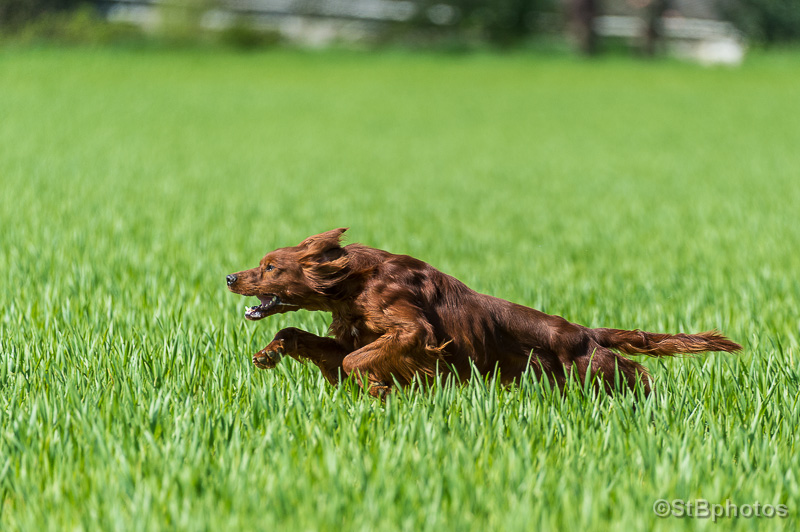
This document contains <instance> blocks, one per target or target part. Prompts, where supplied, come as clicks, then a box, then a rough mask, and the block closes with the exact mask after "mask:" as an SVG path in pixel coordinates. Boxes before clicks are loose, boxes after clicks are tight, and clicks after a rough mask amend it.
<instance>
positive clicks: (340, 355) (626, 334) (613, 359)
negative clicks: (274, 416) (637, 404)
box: [227, 229, 741, 396]
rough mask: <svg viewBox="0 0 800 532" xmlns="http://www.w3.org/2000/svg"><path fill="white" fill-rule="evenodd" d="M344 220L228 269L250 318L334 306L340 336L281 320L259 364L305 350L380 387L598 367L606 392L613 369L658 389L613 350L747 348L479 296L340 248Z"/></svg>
mask: <svg viewBox="0 0 800 532" xmlns="http://www.w3.org/2000/svg"><path fill="white" fill-rule="evenodd" d="M345 230H346V229H334V230H333V231H328V232H326V233H322V234H319V235H315V236H310V237H308V238H307V239H305V240H304V241H303V242H301V243H300V245H298V246H294V247H287V248H280V249H277V250H275V251H273V252H271V253H267V255H266V256H265V257H264V258H263V259H261V263H260V264H259V266H258V267H256V268H253V269H251V270H245V271H242V272H239V273H234V274H231V275H228V276H227V282H228V287H229V289H230V290H231V291H233V292H235V293H237V294H241V295H244V296H256V297H258V299H259V300H260V302H261V303H260V304H259V305H256V306H253V307H250V308H248V309H247V310H246V312H245V317H246V318H247V319H249V320H260V319H262V318H266V317H267V316H270V315H272V314H278V313H283V312H289V311H294V310H298V309H301V308H302V309H307V310H321V311H325V312H331V313H332V314H333V322H332V323H331V326H330V331H329V332H330V334H331V335H332V336H333V338H330V337H319V336H316V335H313V334H311V333H308V332H305V331H301V330H299V329H296V328H294V327H289V328H286V329H283V330H281V331H280V332H278V334H276V335H275V339H274V340H272V342H270V343H269V345H267V347H265V348H264V349H262V350H261V351H259V352H258V353H256V354H255V356H253V364H255V365H256V366H257V367H259V368H272V367H274V366H275V365H276V364H277V363H278V361H279V360H280V357H281V356H283V355H289V356H291V357H293V358H296V359H299V360H303V359H307V360H311V361H312V362H313V363H314V364H316V365H317V366H319V368H320V369H321V370H322V374H323V375H324V376H325V378H326V379H328V381H330V382H331V383H334V384H335V383H338V382H339V381H340V379H341V378H343V377H346V376H348V375H355V376H356V377H357V379H358V381H359V382H360V383H361V384H362V386H364V387H368V389H369V391H370V393H371V394H373V395H377V396H382V395H384V394H385V393H387V392H388V391H390V389H391V387H392V386H393V385H394V384H395V383H397V384H399V385H401V386H404V385H407V384H409V383H410V382H411V381H412V380H414V378H415V376H417V375H422V376H433V375H435V374H437V373H439V374H452V373H455V374H456V375H457V376H458V377H459V378H460V379H462V380H466V379H468V378H469V377H470V375H471V374H472V371H473V370H472V367H473V366H474V368H475V369H476V370H477V371H478V372H479V373H480V374H481V375H497V376H498V377H499V378H500V380H501V381H502V382H503V383H509V382H511V381H513V380H514V379H518V378H519V377H520V375H522V373H523V372H524V371H525V370H526V369H527V368H528V367H530V368H531V369H532V370H533V371H534V372H535V374H536V376H541V375H546V376H547V377H548V378H549V379H550V381H551V382H552V383H554V384H557V385H559V386H563V385H564V384H565V383H566V381H567V378H568V377H569V375H570V374H571V373H572V372H577V373H576V375H577V377H578V378H579V379H581V382H583V379H584V378H585V377H586V374H587V372H589V373H590V374H591V375H596V376H597V377H598V380H599V382H602V387H603V388H604V389H605V390H607V391H611V390H613V389H614V388H615V379H616V380H618V382H619V383H621V384H622V386H624V387H626V388H633V386H634V384H635V382H636V381H637V380H641V381H642V385H643V387H644V390H645V392H646V393H649V391H650V384H649V379H648V378H647V372H646V371H645V369H644V368H643V367H642V366H641V365H639V364H637V363H636V362H634V361H632V360H629V359H627V358H625V357H622V356H620V355H619V354H617V353H615V352H614V351H612V349H613V350H617V351H621V352H622V353H627V354H634V353H644V354H647V355H651V356H669V355H672V354H675V353H701V352H704V351H738V350H739V349H741V346H740V345H739V344H736V343H734V342H732V341H730V340H728V339H727V338H725V337H724V336H722V335H720V334H718V333H716V332H707V333H701V334H675V335H670V334H655V333H648V332H643V331H639V330H635V331H626V330H619V329H590V328H588V327H584V326H582V325H576V324H574V323H570V322H568V321H567V320H565V319H564V318H561V317H559V316H550V315H548V314H544V313H542V312H539V311H538V310H534V309H532V308H528V307H524V306H522V305H517V304H515V303H511V302H509V301H505V300H503V299H498V298H496V297H492V296H488V295H484V294H479V293H477V292H475V291H473V290H471V289H470V288H468V287H467V286H466V285H464V284H463V283H462V282H460V281H459V280H458V279H455V278H454V277H451V276H449V275H446V274H444V273H442V272H440V271H439V270H437V269H435V268H433V267H432V266H430V265H428V264H426V263H424V262H422V261H420V260H417V259H415V258H413V257H409V256H407V255H394V254H392V253H389V252H387V251H382V250H380V249H374V248H370V247H367V246H362V245H360V244H350V245H348V246H344V247H342V246H341V245H340V244H339V240H340V238H341V236H342V233H344V232H345Z"/></svg>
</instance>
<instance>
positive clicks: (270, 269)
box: [264, 264, 275, 272]
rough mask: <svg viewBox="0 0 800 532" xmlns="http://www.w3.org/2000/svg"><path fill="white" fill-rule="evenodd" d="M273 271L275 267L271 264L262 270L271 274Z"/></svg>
mask: <svg viewBox="0 0 800 532" xmlns="http://www.w3.org/2000/svg"><path fill="white" fill-rule="evenodd" d="M274 269H275V266H273V265H272V264H267V267H266V268H264V270H265V271H268V272H271V271H272V270H274Z"/></svg>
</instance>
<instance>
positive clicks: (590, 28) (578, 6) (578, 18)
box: [569, 0, 599, 55]
mask: <svg viewBox="0 0 800 532" xmlns="http://www.w3.org/2000/svg"><path fill="white" fill-rule="evenodd" d="M598 3H599V0H570V3H569V19H570V27H571V30H572V33H573V35H574V36H575V39H576V40H577V41H578V48H579V49H580V51H581V52H583V53H584V54H586V55H594V54H596V53H597V31H596V30H595V27H594V23H595V18H597V12H598Z"/></svg>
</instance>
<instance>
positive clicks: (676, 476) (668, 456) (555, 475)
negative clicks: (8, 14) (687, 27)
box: [0, 48, 800, 532]
mask: <svg viewBox="0 0 800 532" xmlns="http://www.w3.org/2000/svg"><path fill="white" fill-rule="evenodd" d="M799 88H800V54H797V53H789V52H783V53H774V54H763V53H753V54H751V56H750V57H749V58H748V60H747V61H746V63H745V64H744V65H743V66H742V67H740V68H702V67H699V66H695V65H691V64H684V63H678V62H672V61H659V62H653V63H645V62H639V61H635V60H633V59H627V58H620V57H616V58H605V59H600V60H597V61H585V60H581V59H577V58H570V57H567V56H559V57H551V56H546V55H540V54H537V53H533V52H530V53H513V54H507V55H496V54H475V55H447V54H434V53H424V54H412V53H406V52H399V51H391V52H389V51H384V52H376V53H356V52H344V51H334V52H300V51H274V52H267V53H252V54H236V53H233V52H226V51H220V50H216V51H205V52H201V51H198V50H172V51H169V50H166V51H165V50H148V49H140V50H136V49H122V48H119V49H107V50H100V49H89V48H85V49H72V50H58V49H48V48H41V49H33V48H30V49H24V48H7V49H4V50H0V186H1V188H0V303H2V307H1V309H0V529H2V530H4V531H6V530H8V531H17V530H20V531H25V530H45V531H48V530H51V531H65V530H83V531H95V530H105V531H116V530H119V531H137V530H142V531H144V530H187V531H200V530H209V531H216V530H237V529H245V530H264V531H274V530H308V531H317V530H320V531H328V530H330V531H334V530H336V531H339V530H347V531H350V530H352V531H365V532H366V531H375V530H386V531H394V530H403V531H415V532H416V531H443V530H447V531H450V530H452V531H458V532H461V531H476V532H477V531H481V532H483V531H491V530H503V531H530V530H542V531H547V530H655V531H663V530H717V529H719V530H722V529H725V530H776V529H786V530H792V529H796V528H797V526H798V519H797V516H798V512H800V430H799V426H800V405H799V404H798V399H800V386H799V385H800V362H799V361H798V358H799V357H800V347H798V342H799V340H800V330H799V328H800V317H799V316H800V280H799V279H800V273H799V272H800V214H798V213H799V212H800V118H799V117H800V90H799ZM335 227H349V228H350V229H349V231H348V232H347V233H346V239H347V241H348V242H362V243H364V244H367V245H371V246H375V247H380V248H383V249H387V250H390V251H393V252H396V253H406V254H410V255H413V256H415V257H418V258H421V259H423V260H425V261H426V262H429V263H431V264H432V265H434V266H436V267H437V268H439V269H441V270H443V271H445V272H447V273H450V274H452V275H454V276H456V277H458V278H459V279H461V280H463V281H464V282H466V283H467V284H468V285H470V286H471V287H473V288H474V289H476V290H478V291H481V292H485V293H490V294H493V295H496V296H499V297H503V298H506V299H510V300H513V301H515V302H518V303H522V304H525V305H529V306H533V307H535V308H538V309H540V310H542V311H544V312H548V313H551V314H559V315H562V316H564V317H566V318H567V319H569V320H571V321H574V322H577V323H581V324H584V325H588V326H592V327H601V326H605V327H618V328H631V329H632V328H641V329H644V330H650V331H656V332H697V331H704V330H710V329H715V328H717V329H719V330H721V331H722V332H724V333H725V334H726V335H728V336H730V337H731V338H732V339H734V340H736V341H738V342H739V343H741V344H742V345H743V346H744V350H743V352H741V353H739V354H735V355H731V354H722V353H719V354H709V355H702V356H698V357H695V358H690V357H687V358H676V359H669V360H663V359H659V360H655V359H648V358H647V357H639V360H640V361H642V362H643V363H644V364H645V365H646V366H647V367H648V369H649V370H650V371H651V373H652V376H653V380H654V388H655V393H654V394H653V395H652V396H651V397H649V398H647V399H641V398H640V399H638V400H637V399H636V397H634V396H632V395H630V394H629V395H621V396H613V397H608V396H602V397H593V396H592V394H591V393H587V391H586V389H585V388H584V386H583V383H574V384H573V385H572V386H570V387H568V388H567V389H566V390H564V391H563V392H559V391H553V390H550V389H549V388H548V387H546V386H543V385H542V384H541V383H539V382H537V381H536V380H535V379H532V378H525V379H524V380H523V381H522V382H521V383H520V384H519V385H518V386H514V387H510V388H502V387H499V386H497V385H496V384H495V383H493V382H486V381H482V380H480V379H475V380H473V381H471V382H470V383H469V384H466V385H463V386H445V385H440V386H434V387H433V388H432V389H430V390H426V391H424V392H419V391H415V392H408V393H401V394H398V395H396V396H394V397H391V398H390V399H389V400H388V401H386V402H385V403H382V402H380V401H378V400H375V399H373V398H371V397H369V396H368V395H366V394H364V393H363V392H361V391H360V390H359V389H358V387H357V386H354V385H353V384H352V383H346V384H345V385H343V386H341V387H338V388H334V387H331V386H329V385H328V384H327V383H326V382H324V380H323V379H322V377H321V376H320V374H319V371H318V370H317V369H316V368H315V367H314V366H312V365H303V364H301V363H298V362H295V361H293V360H286V361H284V362H283V363H281V364H280V365H279V366H278V367H277V368H276V369H275V370H273V371H259V370H256V369H254V367H253V366H252V365H251V363H250V356H251V355H252V353H253V352H254V351H256V350H258V349H259V348H261V347H263V346H264V345H266V343H267V342H268V341H269V340H270V339H271V338H272V336H273V335H274V334H275V332H277V331H278V330H279V329H281V328H283V327H287V326H296V327H301V328H304V329H306V330H309V331H312V332H315V333H318V334H322V333H324V331H325V329H326V327H327V324H328V323H329V320H330V316H328V315H324V314H320V313H309V312H305V311H301V312H297V313H291V314H285V315H280V316H275V317H271V318H269V319H267V320H264V321H261V322H257V323H252V322H246V321H245V320H244V319H243V312H244V307H245V304H254V301H255V300H254V299H253V300H247V299H245V298H242V297H240V296H236V295H233V294H231V293H229V292H228V291H227V289H226V286H225V275H226V274H228V273H231V272H234V271H238V270H242V269H245V268H249V267H252V266H254V265H256V264H257V262H258V260H259V258H260V257H261V256H263V255H264V253H266V252H267V251H269V250H271V249H274V248H276V247H281V246H285V245H294V244H296V243H298V242H299V241H300V240H302V239H303V238H305V237H306V236H308V235H310V234H314V233H318V232H321V231H324V230H328V229H331V228H335ZM659 499H666V500H668V501H673V500H684V501H687V502H695V501H698V500H705V501H708V503H709V504H711V505H713V504H722V505H725V504H726V503H728V504H729V505H730V504H734V505H737V506H738V507H742V506H746V505H749V506H750V508H751V509H752V508H753V507H754V505H761V506H762V507H764V506H765V505H770V507H772V508H773V509H774V508H775V507H777V506H778V505H785V508H786V509H787V511H786V514H787V515H786V517H780V516H774V514H773V517H769V516H762V517H742V516H741V515H740V516H739V517H727V518H726V517H724V516H723V517H720V518H718V519H717V520H716V523H715V522H714V520H713V519H712V518H705V519H704V518H691V517H682V518H681V517H666V518H661V517H658V516H656V514H655V513H654V510H653V506H654V503H655V502H656V501H658V500H659ZM701 504H702V503H701ZM746 512H747V510H744V512H743V513H746ZM767 512H768V511H767ZM762 514H763V511H762ZM715 527H722V528H715Z"/></svg>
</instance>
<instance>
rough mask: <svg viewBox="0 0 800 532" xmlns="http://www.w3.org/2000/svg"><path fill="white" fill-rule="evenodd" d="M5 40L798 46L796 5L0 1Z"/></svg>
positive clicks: (670, 0) (677, 0) (769, 1)
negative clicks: (795, 44) (791, 44)
mask: <svg viewBox="0 0 800 532" xmlns="http://www.w3.org/2000/svg"><path fill="white" fill-rule="evenodd" d="M0 34H2V36H3V38H4V39H5V40H6V41H9V40H10V41H14V42H20V41H22V42H31V41H33V42H36V41H39V42H41V41H56V42H59V41H60V42H72V43H75V42H79V43H80V42H90V43H93V44H97V43H110V42H115V41H127V42H130V41H136V40H146V41H149V42H161V43H172V44H175V43H180V44H186V43H192V42H202V43H205V44H208V43H220V44H225V45H230V46H234V47H240V48H259V47H269V46H275V45H279V44H283V45H286V44H293V45H302V46H311V47H324V46H329V45H333V44H336V45H350V46H362V47H364V46H366V47H373V46H381V45H386V44H402V45H408V46H414V47H433V48H446V49H453V50H468V49H471V48H480V47H486V46H490V47H503V48H508V47H515V46H523V45H525V46H531V45H537V46H539V47H543V48H548V47H550V48H555V49H558V48H569V49H572V50H575V51H577V52H579V53H582V54H586V55H594V54H600V53H603V52H608V51H612V50H620V49H622V50H631V51H633V52H635V53H637V54H639V55H641V56H643V57H652V56H655V55H658V54H672V55H676V56H680V57H684V58H689V59H693V60H697V61H700V62H703V63H728V64H737V63H739V62H741V61H742V58H743V55H744V52H745V50H746V49H747V47H748V46H775V45H781V44H785V43H790V42H796V41H797V40H798V39H800V2H797V0H445V1H440V0H0Z"/></svg>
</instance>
